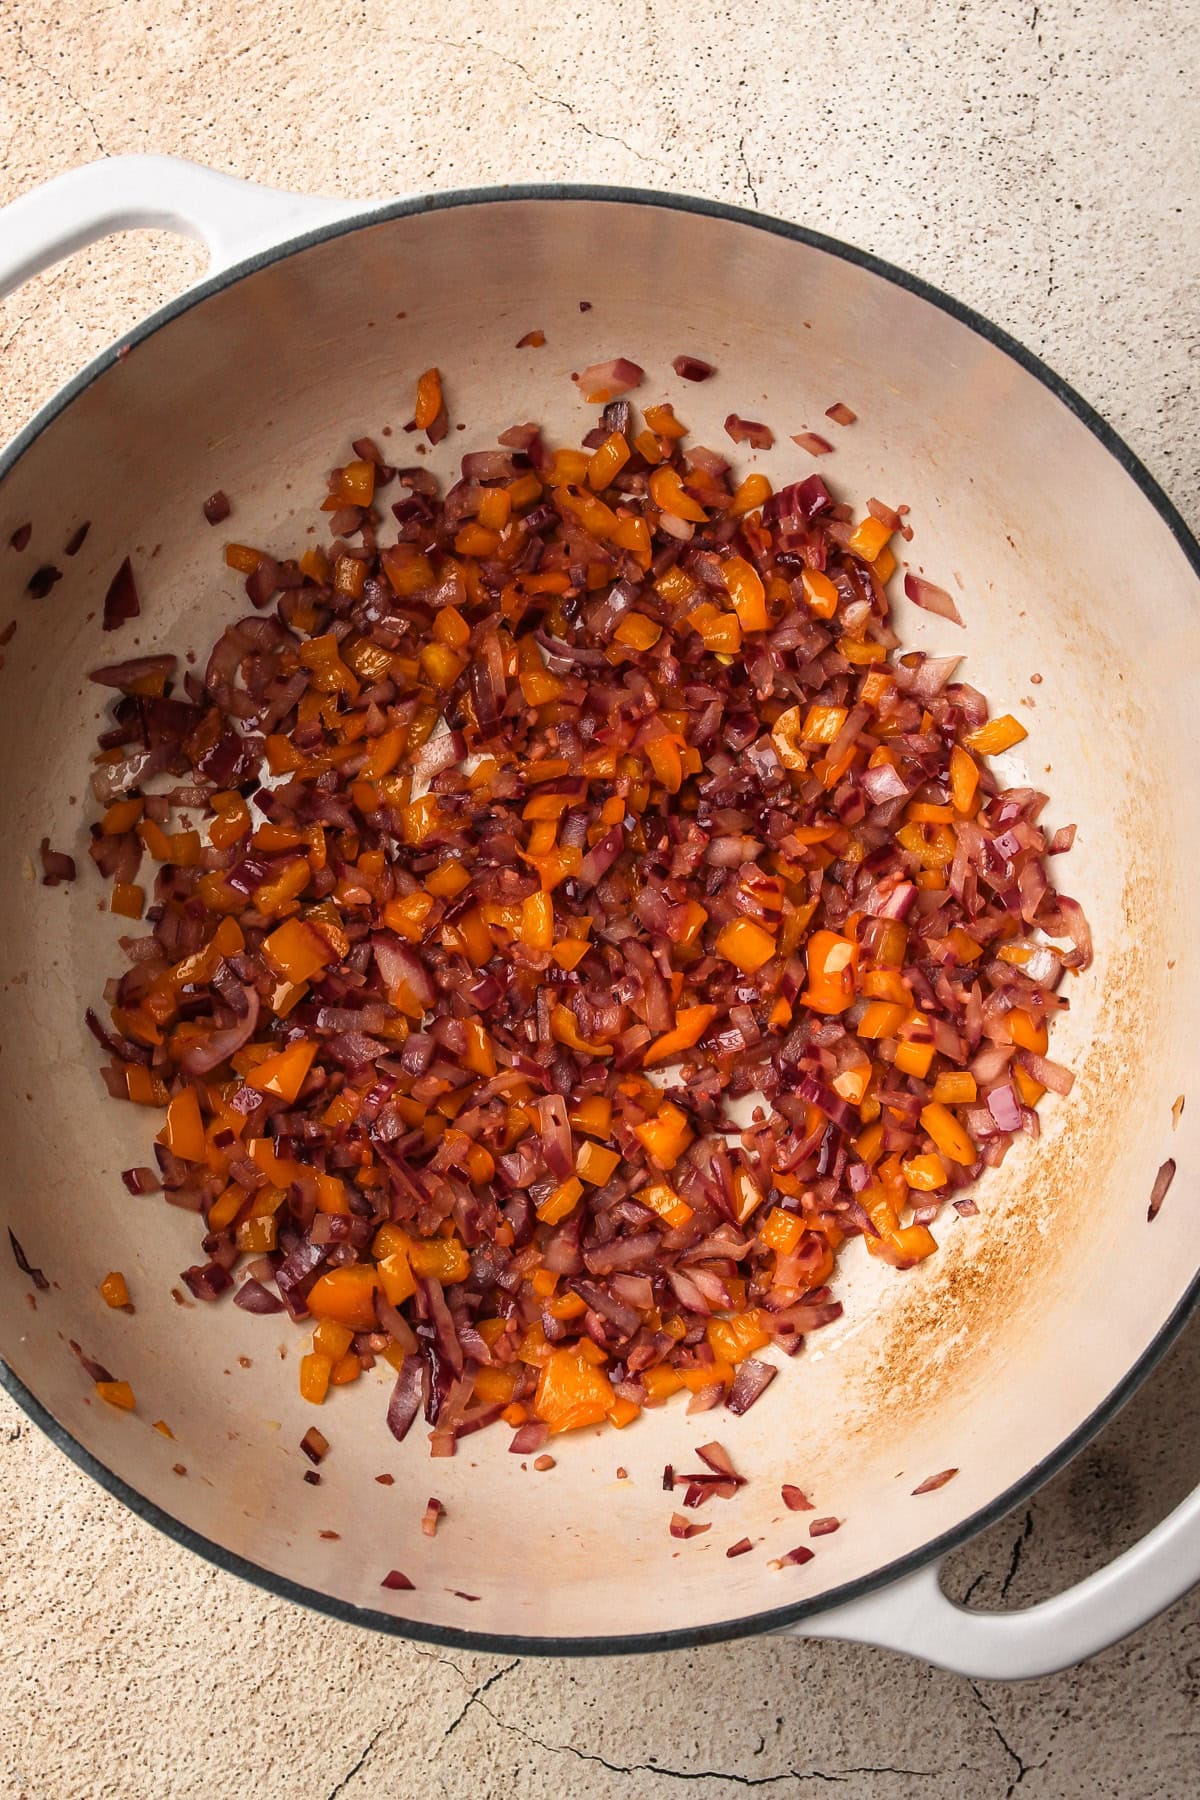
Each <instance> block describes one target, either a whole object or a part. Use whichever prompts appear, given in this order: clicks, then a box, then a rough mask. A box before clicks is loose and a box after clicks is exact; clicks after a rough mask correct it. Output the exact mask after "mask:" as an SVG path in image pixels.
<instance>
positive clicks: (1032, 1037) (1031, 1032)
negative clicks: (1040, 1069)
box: [1006, 1006, 1050, 1056]
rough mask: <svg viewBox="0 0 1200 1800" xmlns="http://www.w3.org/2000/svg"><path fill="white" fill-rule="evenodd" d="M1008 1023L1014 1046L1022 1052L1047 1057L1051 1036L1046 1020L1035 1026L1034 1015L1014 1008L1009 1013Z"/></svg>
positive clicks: (1017, 1007) (1019, 1008) (1016, 1007)
mask: <svg viewBox="0 0 1200 1800" xmlns="http://www.w3.org/2000/svg"><path fill="white" fill-rule="evenodd" d="M1006 1022H1007V1025H1008V1034H1009V1036H1010V1037H1011V1039H1012V1041H1013V1043H1014V1044H1016V1045H1018V1046H1019V1048H1020V1049H1022V1050H1032V1051H1033V1052H1034V1053H1035V1054H1036V1055H1038V1056H1045V1054H1046V1051H1047V1050H1048V1049H1049V1047H1050V1034H1049V1032H1048V1031H1047V1029H1046V1021H1045V1020H1044V1019H1043V1020H1042V1021H1041V1023H1040V1024H1035V1023H1034V1020H1033V1016H1032V1014H1030V1013H1027V1012H1025V1011H1024V1010H1023V1009H1022V1008H1021V1007H1019V1006H1014V1007H1013V1009H1012V1011H1011V1012H1010V1013H1008V1015H1007V1019H1006Z"/></svg>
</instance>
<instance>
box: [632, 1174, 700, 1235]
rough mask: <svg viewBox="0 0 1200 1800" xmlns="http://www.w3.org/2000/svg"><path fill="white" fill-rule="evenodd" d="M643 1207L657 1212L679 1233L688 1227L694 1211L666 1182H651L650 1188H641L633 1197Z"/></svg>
mask: <svg viewBox="0 0 1200 1800" xmlns="http://www.w3.org/2000/svg"><path fill="white" fill-rule="evenodd" d="M633 1198H634V1199H635V1200H637V1201H638V1202H639V1203H640V1204H641V1205H642V1206H648V1207H649V1208H650V1211H651V1212H656V1213H657V1214H658V1216H659V1218H660V1219H665V1220H666V1222H667V1224H668V1225H669V1226H670V1227H671V1229H672V1231H678V1229H679V1227H680V1226H681V1225H686V1224H687V1222H688V1220H689V1219H690V1218H691V1216H692V1209H691V1207H690V1206H689V1205H688V1203H687V1201H686V1200H681V1199H680V1197H679V1195H678V1194H677V1193H676V1192H675V1189H674V1188H671V1187H668V1186H667V1184H666V1182H663V1181H656V1182H651V1184H650V1186H649V1187H644V1188H639V1189H638V1191H637V1193H636V1194H635V1195H634V1196H633Z"/></svg>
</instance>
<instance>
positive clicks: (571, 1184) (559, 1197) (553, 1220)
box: [537, 1175, 583, 1225]
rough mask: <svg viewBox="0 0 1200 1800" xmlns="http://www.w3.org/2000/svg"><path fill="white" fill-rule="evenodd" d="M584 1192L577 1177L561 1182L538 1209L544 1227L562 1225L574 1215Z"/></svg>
mask: <svg viewBox="0 0 1200 1800" xmlns="http://www.w3.org/2000/svg"><path fill="white" fill-rule="evenodd" d="M582 1192H583V1183H582V1181H580V1179H579V1177H578V1176H577V1175H572V1176H570V1177H569V1178H568V1179H567V1180H566V1181H564V1182H561V1183H560V1185H559V1186H558V1187H556V1188H555V1190H554V1192H553V1193H552V1194H547V1196H546V1198H545V1199H544V1200H543V1201H542V1204H541V1205H540V1206H539V1207H538V1209H537V1216H538V1218H539V1219H540V1220H541V1221H542V1224H543V1225H560V1224H561V1223H562V1221H563V1220H564V1219H565V1218H567V1217H568V1216H569V1214H571V1213H573V1212H574V1210H575V1207H576V1205H577V1204H578V1201H579V1196H580V1195H581V1194H582Z"/></svg>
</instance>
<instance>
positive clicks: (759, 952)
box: [716, 919, 848, 1004]
mask: <svg viewBox="0 0 1200 1800" xmlns="http://www.w3.org/2000/svg"><path fill="white" fill-rule="evenodd" d="M777 948H778V946H777V944H776V942H775V939H774V938H773V937H772V936H771V934H770V932H769V931H764V930H763V928H762V926H761V925H758V924H756V923H755V921H754V920H753V919H730V921H729V923H728V924H727V925H722V927H721V929H720V931H719V932H718V933H717V942H716V951H717V955H718V956H723V957H724V958H725V960H726V962H731V963H732V964H733V966H734V967H735V968H736V969H741V970H743V971H744V972H745V973H746V974H747V975H752V974H754V973H755V971H756V970H758V969H761V968H762V967H763V965H764V963H768V962H770V960H771V958H772V957H773V956H774V955H775V953H776V950H777ZM847 1004H848V1003H847Z"/></svg>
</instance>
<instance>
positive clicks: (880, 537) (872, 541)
mask: <svg viewBox="0 0 1200 1800" xmlns="http://www.w3.org/2000/svg"><path fill="white" fill-rule="evenodd" d="M891 535H892V534H891V532H890V531H889V529H888V527H887V526H886V525H885V524H884V523H883V521H882V520H881V519H876V518H875V517H874V516H873V515H872V514H868V515H867V517H866V518H865V519H863V520H862V521H861V522H860V523H859V524H858V525H856V526H855V528H854V530H853V531H852V532H851V534H850V537H849V539H848V541H847V545H846V547H847V549H848V550H850V551H852V552H853V554H854V555H855V556H861V557H862V559H863V561H864V562H869V563H873V562H874V561H875V559H876V557H877V556H879V555H880V553H881V552H882V550H883V549H884V546H885V545H886V543H887V541H888V539H889V538H890V537H891Z"/></svg>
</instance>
